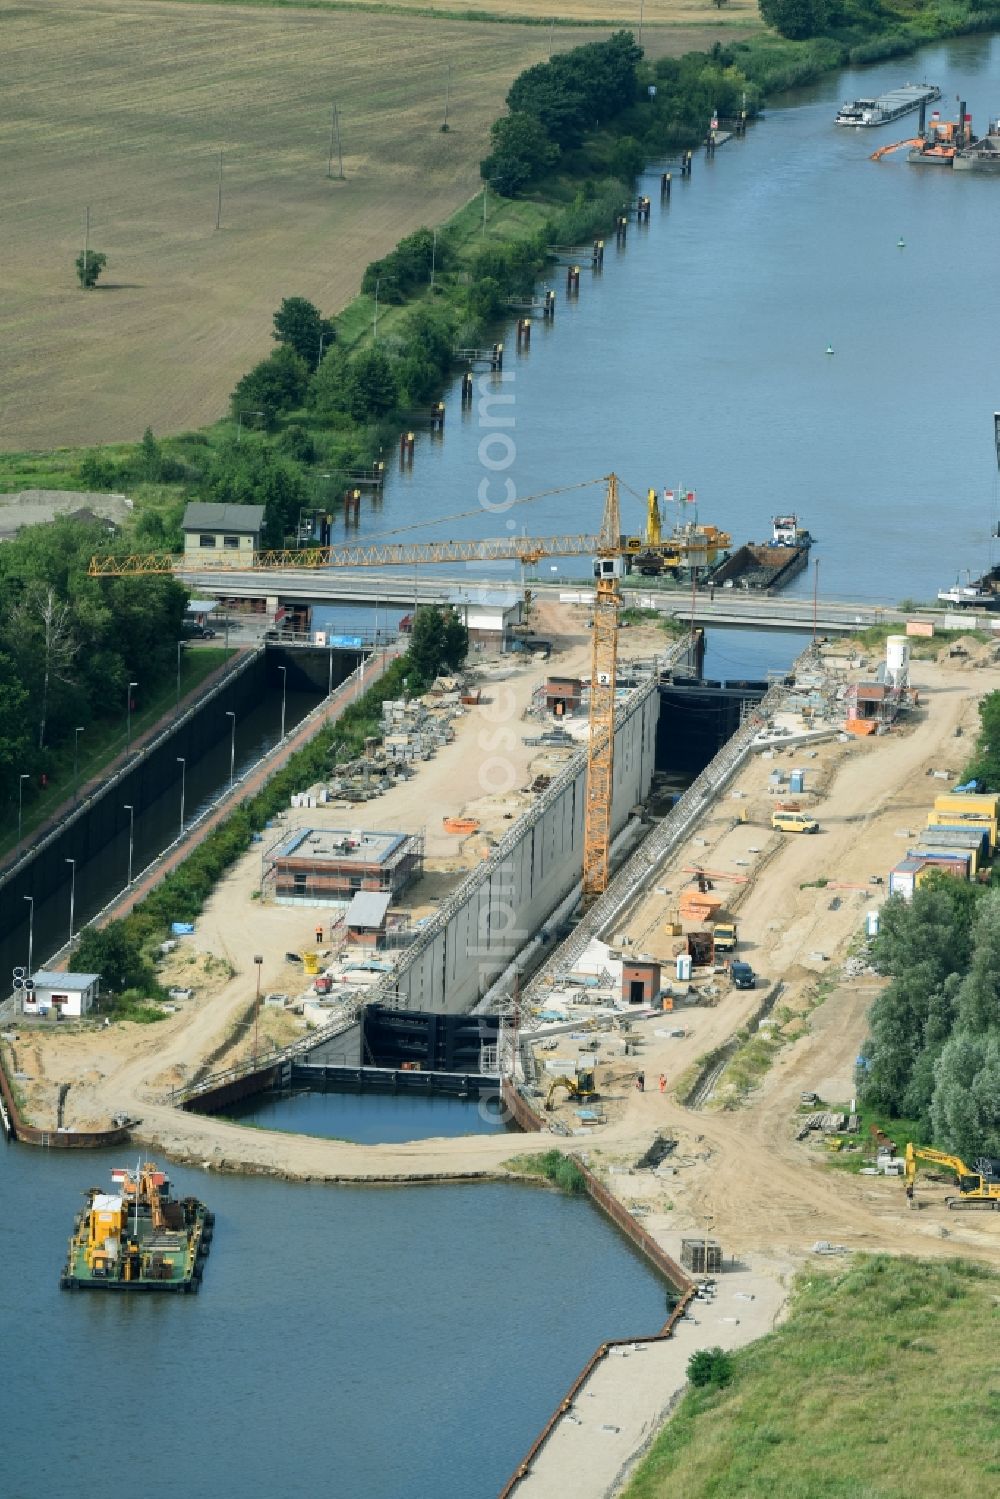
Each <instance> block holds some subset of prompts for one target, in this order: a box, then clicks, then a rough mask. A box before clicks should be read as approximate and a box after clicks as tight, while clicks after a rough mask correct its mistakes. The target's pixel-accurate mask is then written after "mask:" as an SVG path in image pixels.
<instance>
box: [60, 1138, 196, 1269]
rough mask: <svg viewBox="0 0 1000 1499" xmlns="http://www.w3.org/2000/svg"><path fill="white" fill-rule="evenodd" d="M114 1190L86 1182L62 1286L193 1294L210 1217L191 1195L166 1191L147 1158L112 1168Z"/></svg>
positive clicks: (164, 1179) (166, 1183)
mask: <svg viewBox="0 0 1000 1499" xmlns="http://www.w3.org/2000/svg"><path fill="white" fill-rule="evenodd" d="M111 1180H112V1183H113V1188H114V1190H113V1191H111V1192H102V1191H101V1190H100V1188H98V1187H91V1188H89V1189H88V1191H87V1192H86V1193H85V1196H86V1199H87V1204H86V1207H85V1208H84V1209H83V1210H82V1212H80V1213H78V1214H77V1217H76V1221H75V1223H74V1224H73V1235H72V1237H71V1239H70V1241H69V1251H68V1253H67V1256H66V1265H65V1268H64V1269H63V1272H62V1275H61V1276H60V1280H59V1284H60V1285H61V1286H62V1288H63V1290H66V1291H72V1290H91V1289H93V1290H102V1291H188V1292H190V1291H197V1289H198V1286H199V1284H200V1282H201V1276H202V1270H203V1267H204V1262H205V1257H206V1256H207V1254H208V1249H209V1245H210V1244H211V1241H212V1230H213V1225H214V1223H215V1215H214V1214H213V1213H210V1212H209V1211H208V1209H207V1208H206V1206H205V1204H204V1203H203V1202H199V1201H198V1199H197V1198H196V1197H184V1198H182V1199H181V1200H180V1201H178V1200H177V1199H175V1198H174V1197H173V1196H172V1195H171V1191H170V1182H169V1180H168V1178H167V1176H166V1173H165V1172H163V1171H160V1170H158V1169H157V1167H156V1166H155V1165H153V1163H152V1162H148V1161H147V1162H146V1164H145V1165H137V1166H136V1169H135V1172H134V1173H132V1172H129V1171H128V1170H124V1169H121V1168H119V1169H118V1170H116V1171H112V1173H111Z"/></svg>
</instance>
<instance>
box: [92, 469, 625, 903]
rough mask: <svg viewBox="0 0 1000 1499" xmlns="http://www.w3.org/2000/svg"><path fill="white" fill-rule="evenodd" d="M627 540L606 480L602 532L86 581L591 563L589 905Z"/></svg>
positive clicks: (304, 552)
mask: <svg viewBox="0 0 1000 1499" xmlns="http://www.w3.org/2000/svg"><path fill="white" fill-rule="evenodd" d="M626 551H627V545H626V538H623V536H622V534H621V507H620V503H619V498H618V478H617V476H616V475H615V474H610V475H609V476H608V479H607V490H606V492H605V500H604V514H603V517H602V521H601V529H600V532H599V533H598V534H597V535H594V534H593V533H589V534H588V533H582V532H579V533H572V534H566V535H562V536H535V537H531V536H512V537H499V538H497V539H496V540H493V541H427V542H402V543H401V542H375V543H367V544H362V545H357V546H328V547H308V548H302V549H300V550H292V549H287V550H276V551H265V552H255V553H254V555H253V558H252V560H250V561H246V560H241V559H240V558H238V557H236V556H229V557H224V558H223V559H221V561H217V560H216V559H215V558H214V557H213V558H212V559H210V560H209V559H206V560H205V561H202V560H201V558H198V559H197V561H196V560H195V559H194V558H190V557H184V556H178V555H176V554H175V553H173V552H145V553H138V552H135V553H114V552H110V553H106V554H101V555H100V556H94V557H92V558H91V560H90V567H89V569H88V571H89V575H90V577H92V578H129V577H149V576H154V575H162V574H167V575H171V576H174V577H178V578H180V579H181V580H182V581H188V580H190V581H192V582H193V581H195V580H196V579H197V577H198V575H199V574H215V573H226V572H232V573H241V572H270V573H280V572H301V571H303V570H305V571H317V570H319V569H325V568H334V567H403V566H406V567H415V566H420V565H431V564H434V563H442V562H524V563H529V564H530V563H535V562H538V561H539V560H540V559H541V558H543V557H581V556H590V557H593V558H594V578H595V582H596V598H595V603H594V639H593V652H592V664H591V679H590V742H589V746H588V757H587V800H586V818H585V832H584V844H583V900H584V904H585V905H589V904H590V903H591V902H593V901H594V900H595V899H596V898H597V896H599V895H600V894H601V893H602V892H603V891H604V890H605V889H606V888H607V884H608V877H609V872H610V859H611V795H612V786H613V772H614V750H615V735H614V727H615V677H616V674H617V666H618V611H619V608H620V605H621V593H620V581H621V578H622V577H623V575H624V574H625V572H626V571H627V562H626V557H625V553H626Z"/></svg>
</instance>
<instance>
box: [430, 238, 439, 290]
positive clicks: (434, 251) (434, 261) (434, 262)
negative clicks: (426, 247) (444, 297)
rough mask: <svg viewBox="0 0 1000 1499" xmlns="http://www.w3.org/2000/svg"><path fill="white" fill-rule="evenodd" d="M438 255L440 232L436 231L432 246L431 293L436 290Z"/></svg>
mask: <svg viewBox="0 0 1000 1499" xmlns="http://www.w3.org/2000/svg"><path fill="white" fill-rule="evenodd" d="M437 254H438V232H437V230H436V229H435V230H434V243H433V244H432V246H431V291H433V290H434V272H435V270H436V269H437Z"/></svg>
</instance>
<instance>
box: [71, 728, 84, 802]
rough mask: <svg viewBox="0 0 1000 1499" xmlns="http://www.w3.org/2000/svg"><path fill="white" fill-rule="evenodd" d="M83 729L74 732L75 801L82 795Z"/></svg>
mask: <svg viewBox="0 0 1000 1499" xmlns="http://www.w3.org/2000/svg"><path fill="white" fill-rule="evenodd" d="M82 733H83V728H82V727H81V728H79V729H74V730H73V800H74V801H76V800H77V799H78V798H79V795H80V735H81V734H82Z"/></svg>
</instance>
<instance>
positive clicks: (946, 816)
mask: <svg viewBox="0 0 1000 1499" xmlns="http://www.w3.org/2000/svg"><path fill="white" fill-rule="evenodd" d="M927 826H928V827H929V828H942V827H955V826H958V827H963V828H979V829H981V830H982V831H983V832H985V834H986V836H987V839H988V840H989V841H988V848H989V850H991V851H992V850H993V849H995V848H996V846H997V819H996V818H995V817H989V816H988V815H987V814H986V813H983V812H966V813H960V812H954V811H951V810H949V809H945V810H944V811H936V810H935V811H934V812H931V813H930V815H929V816H928V818H927Z"/></svg>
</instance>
